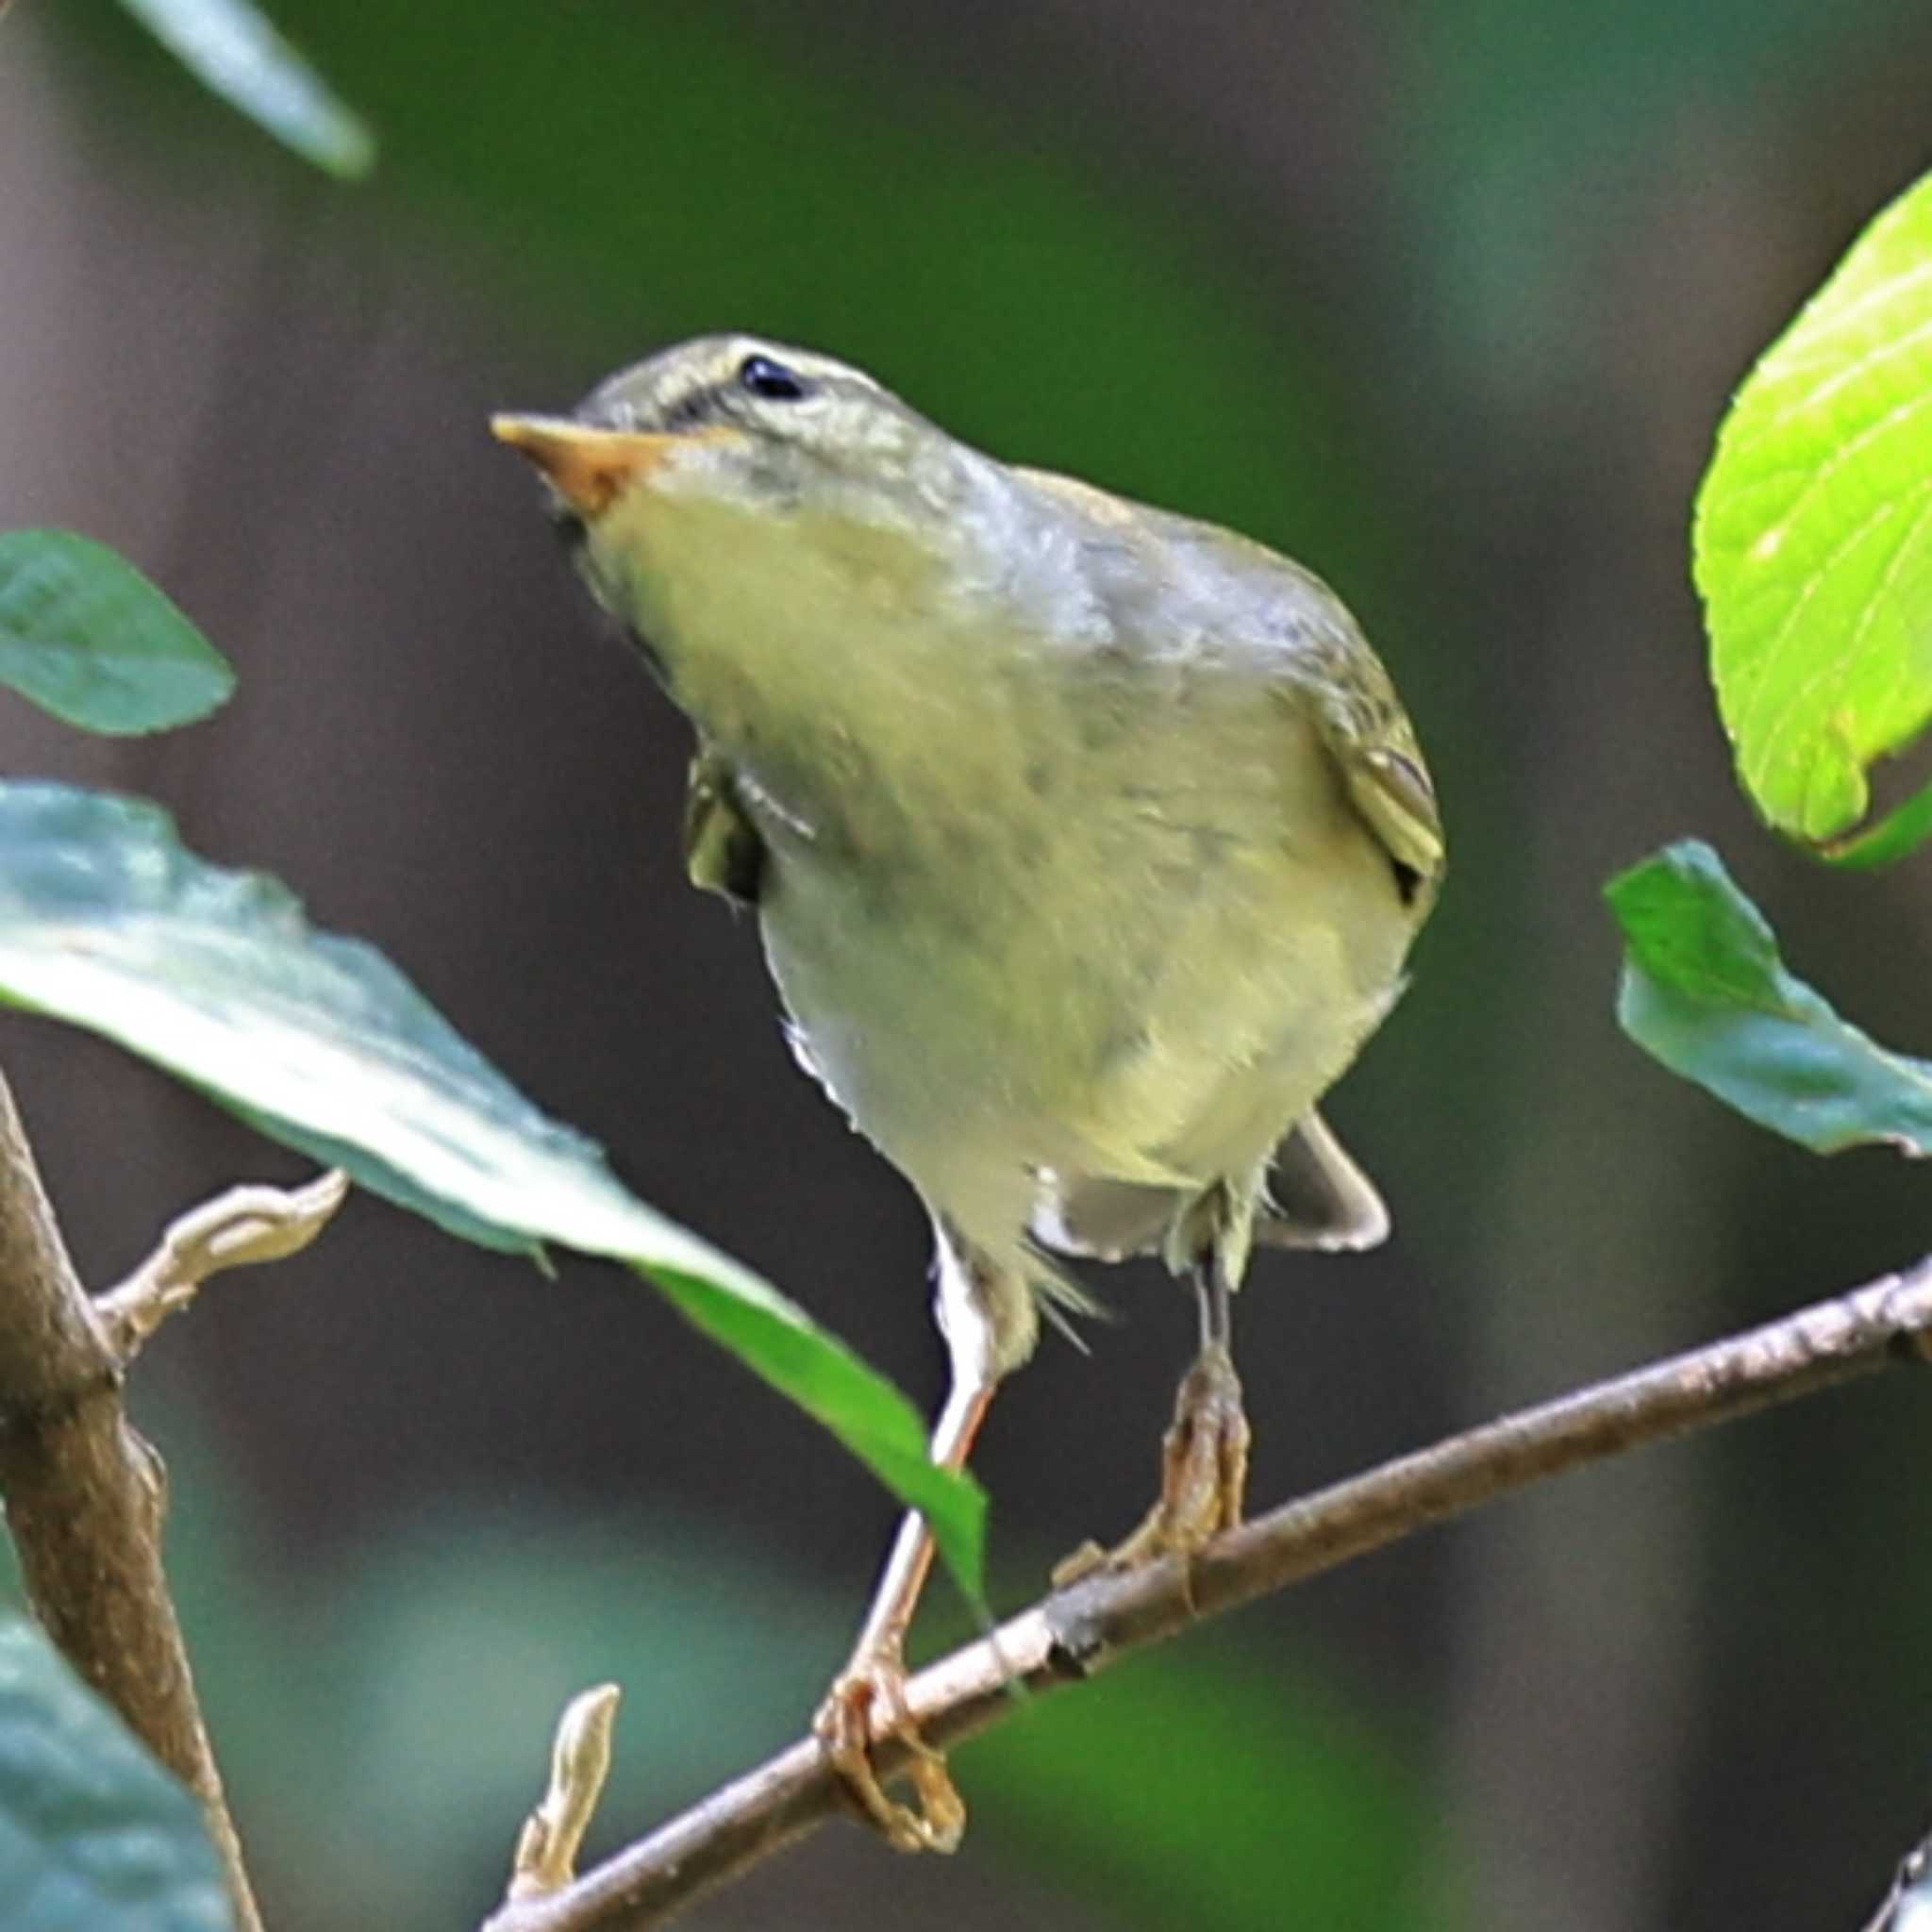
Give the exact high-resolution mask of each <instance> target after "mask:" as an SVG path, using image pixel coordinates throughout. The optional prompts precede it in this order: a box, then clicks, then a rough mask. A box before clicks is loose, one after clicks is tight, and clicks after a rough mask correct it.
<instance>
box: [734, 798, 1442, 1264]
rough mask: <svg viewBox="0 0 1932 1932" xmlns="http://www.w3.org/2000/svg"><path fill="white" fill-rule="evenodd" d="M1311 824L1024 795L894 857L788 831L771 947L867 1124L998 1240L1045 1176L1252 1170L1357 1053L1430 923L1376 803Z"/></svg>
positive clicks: (773, 903) (1136, 1176) (964, 1218)
mask: <svg viewBox="0 0 1932 1932" xmlns="http://www.w3.org/2000/svg"><path fill="white" fill-rule="evenodd" d="M1304 816H1305V820H1306V815H1304ZM1302 832H1303V836H1301V837H1300V838H1299V839H1297V840H1296V841H1294V842H1293V843H1292V844H1291V843H1290V842H1289V841H1282V840H1275V839H1272V838H1271V839H1265V840H1263V841H1260V842H1257V843H1251V842H1248V841H1244V840H1240V839H1236V838H1233V837H1230V836H1228V835H1227V834H1225V833H1224V832H1223V831H1220V830H1217V829H1215V828H1214V827H1213V826H1212V825H1211V824H1208V823H1205V822H1203V821H1200V820H1192V821H1191V820H1189V819H1187V818H1186V817H1184V816H1177V815H1175V814H1174V813H1172V812H1170V811H1167V810H1165V809H1163V810H1159V811H1149V810H1144V809H1142V808H1140V807H1138V806H1137V805H1136V803H1135V801H1134V800H1133V799H1132V798H1121V799H1115V800H1110V801H1109V802H1108V806H1107V808H1106V809H1104V810H1095V811H1091V812H1088V813H1084V814H1080V815H1076V816H1075V817H1074V818H1073V819H1071V820H1070V819H1069V817H1068V816H1067V815H1066V812H1065V810H1064V808H1062V809H1061V810H1060V811H1059V812H1058V813H1056V812H1049V811H1048V810H1046V809H1045V808H1042V807H1040V806H1038V804H1037V803H1036V804H1034V805H1033V806H1032V807H1031V808H1029V807H1028V805H1027V804H1026V803H1025V802H1024V801H1022V800H1018V799H1010V798H1009V799H1007V800H1004V801H1002V804H1001V808H999V809H998V810H996V811H993V810H977V809H974V808H970V807H962V808H961V809H960V810H958V812H956V813H953V814H951V815H950V816H949V815H947V814H945V813H943V812H940V813H928V814H926V815H924V816H923V818H922V821H921V823H920V824H919V825H918V827H917V828H916V830H915V831H913V832H912V833H911V834H910V835H908V836H905V837H903V838H900V839H897V840H888V841H885V849H877V848H874V849H866V848H865V847H864V845H863V841H860V844H859V847H858V849H855V850H849V851H848V850H843V849H841V850H840V851H839V852H837V853H828V852H826V851H824V850H822V849H813V848H812V847H811V846H810V845H809V844H808V843H804V842H797V841H789V840H787V841H780V849H779V850H778V852H777V855H776V859H775V863H774V876H773V878H772V879H771V881H770V890H769V891H768V894H767V896H766V899H765V901H764V904H763V906H762V908H761V912H762V918H763V926H764V934H765V943H766V950H767V955H768V958H769V959H770V961H771V965H772V969H773V972H774V976H775V977H776V979H777V982H778V985H779V988H780V990H781V991H782V992H783V995H784V998H785V1002H786V1005H787V1008H788V1009H789V1011H790V1013H791V1019H792V1022H793V1024H794V1026H795V1028H796V1031H797V1035H798V1037H799V1040H800V1043H801V1045H802V1047H803V1048H804V1051H805V1054H806V1056H807V1057H808V1059H809V1061H810V1063H811V1064H812V1065H813V1067H814V1069H815V1070H816V1071H817V1072H818V1073H819V1074H820V1075H821V1077H822V1078H823V1079H824V1083H825V1085H826V1087H827V1088H828V1089H829V1090H830V1091H831V1092H832V1094H833V1096H834V1097H835V1098H836V1099H837V1100H838V1101H839V1103H840V1104H841V1106H842V1107H843V1108H844V1109H845V1111H846V1112H847V1113H848V1115H849V1116H850V1117H851V1119H852V1121H853V1123H854V1124H855V1125H856V1126H858V1128H859V1129H860V1130H861V1131H862V1132H864V1133H865V1134H866V1135H867V1136H868V1137H869V1138H870V1139H871V1140H872V1141H874V1143H875V1144H876V1145H877V1146H878V1148H879V1149H880V1151H881V1152H882V1153H884V1154H885V1155H886V1156H887V1158H889V1159H891V1161H892V1162H893V1163H894V1164H895V1165H896V1166H897V1167H899V1168H900V1169H901V1171H902V1172H904V1173H905V1174H907V1175H908V1178H910V1179H911V1180H912V1181H913V1182H914V1184H915V1185H916V1186H918V1187H919V1188H920V1190H921V1191H922V1192H923V1193H924V1195H925V1197H926V1199H927V1201H928V1202H929V1203H930V1204H931V1205H932V1206H934V1207H935V1208H939V1209H941V1210H943V1211H945V1212H947V1213H948V1214H949V1215H951V1216H953V1217H954V1218H955V1219H956V1220H958V1221H959V1222H960V1223H961V1224H963V1225H966V1226H969V1227H971V1228H973V1229H974V1232H976V1233H978V1234H981V1235H982V1236H984V1237H986V1238H989V1239H990V1238H991V1237H993V1236H995V1235H997V1234H1000V1233H1005V1232H1009V1231H1016V1230H1017V1229H1018V1227H1019V1226H1020V1225H1021V1224H1023V1223H1024V1220H1025V1218H1026V1216H1027V1214H1028V1213H1029V1212H1030V1210H1031V1207H1032V1204H1033V1201H1034V1198H1035V1195H1036V1192H1037V1188H1038V1178H1039V1176H1040V1174H1041V1173H1042V1172H1052V1173H1055V1174H1061V1175H1071V1174H1080V1175H1092V1176H1105V1177H1107V1178H1110V1179H1120V1180H1130V1181H1141V1182H1146V1183H1150V1184H1168V1185H1172V1184H1174V1183H1175V1182H1190V1183H1192V1184H1194V1185H1200V1184H1202V1183H1204V1182H1206V1181H1208V1180H1211V1179H1213V1178H1215V1177H1217V1176H1218V1175H1219V1174H1224V1173H1233V1172H1238V1171H1241V1170H1242V1169H1244V1168H1248V1167H1252V1166H1253V1164H1254V1163H1256V1162H1257V1161H1258V1160H1260V1159H1263V1158H1266V1155H1267V1152H1268V1150H1269V1149H1270V1148H1271V1147H1272V1146H1273V1144H1274V1141H1276V1140H1277V1139H1278V1138H1279V1137H1280V1136H1281V1134H1282V1133H1283V1132H1284V1131H1285V1130H1286V1128H1287V1127H1288V1126H1289V1125H1290V1124H1291V1122H1292V1121H1293V1120H1294V1119H1295V1118H1296V1117H1298V1115H1299V1114H1301V1113H1302V1112H1304V1111H1306V1109H1307V1108H1308V1107H1309V1106H1311V1105H1312V1104H1313V1102H1314V1101H1315V1099H1316V1098H1317V1097H1318V1096H1319V1094H1320V1092H1321V1091H1322V1090H1323V1089H1324V1088H1325V1087H1326V1086H1327V1085H1328V1084H1329V1082H1330V1081H1331V1080H1332V1079H1334V1078H1335V1077H1336V1076H1337V1075H1338V1074H1340V1072H1341V1069H1342V1068H1343V1067H1344V1066H1345V1065H1346V1064H1347V1062H1348V1060H1349V1058H1351V1057H1352V1056H1353V1054H1354V1052H1355V1050H1356V1048H1357V1046H1358V1045H1359V1043H1360V1041H1361V1040H1362V1038H1363V1037H1364V1035H1365V1034H1366V1033H1367V1032H1368V1031H1369V1030H1370V1029H1371V1028H1372V1027H1373V1025H1374V1023H1375V1021H1376V1020H1377V1019H1378V1018H1379V1017H1380V1014H1381V1012H1382V1010H1383V1009H1384V1008H1386V1005H1387V1003H1388V1000H1389V998H1390V996H1391V991H1392V989H1393V986H1394V982H1395V978H1396V974H1397V972H1398V970H1399V964H1400V958H1401V953H1402V949H1403V943H1404V940H1405V938H1406V924H1405V922H1404V921H1403V919H1402V917H1401V915H1400V911H1399V908H1398V902H1397V900H1396V897H1395V893H1394V891H1393V887H1392V882H1391V876H1390V874H1389V870H1388V866H1387V862H1386V860H1385V859H1384V858H1382V856H1381V855H1380V853H1379V851H1378V850H1377V849H1376V848H1375V847H1374V844H1373V841H1371V840H1370V839H1369V837H1368V835H1367V833H1366V831H1365V830H1364V829H1363V828H1362V827H1360V825H1359V824H1358V823H1357V821H1356V820H1355V819H1354V818H1353V816H1352V815H1350V814H1346V813H1337V814H1335V815H1333V816H1332V817H1328V816H1321V815H1318V817H1317V818H1316V819H1315V820H1314V821H1311V822H1306V823H1305V824H1304V825H1303V827H1302ZM788 846H789V847H790V849H786V847H788Z"/></svg>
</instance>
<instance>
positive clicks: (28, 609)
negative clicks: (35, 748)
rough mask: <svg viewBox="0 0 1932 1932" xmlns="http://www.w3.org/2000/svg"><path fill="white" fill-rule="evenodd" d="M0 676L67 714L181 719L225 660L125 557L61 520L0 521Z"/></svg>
mask: <svg viewBox="0 0 1932 1932" xmlns="http://www.w3.org/2000/svg"><path fill="white" fill-rule="evenodd" d="M0 684H6V685H8V686H10V687H11V688H12V689H13V690H14V691H18V692H19V693H20V694H21V695H22V696H23V697H26V698H31V699H32V700H33V702H34V703H35V704H37V705H39V706H41V707H42V708H43V709H45V710H49V711H51V712H53V714H54V715H55V716H56V717H57V718H59V719H62V720H64V721H65V722H66V723H67V724H78V725H80V726H82V727H83V728H84V729H86V730H89V731H100V732H105V733H109V734H113V735H117V736H118V735H125V734H129V733H135V732H142V731H165V730H168V729H170V728H171V727H173V726H175V725H176V724H192V722H193V721H194V720H195V719H197V718H203V717H206V716H207V715H208V712H210V711H212V710H213V709H214V708H216V707H217V706H218V705H220V704H222V703H223V702H224V701H225V699H226V698H227V696H228V693H229V692H230V691H233V690H234V688H235V674H234V672H233V670H232V669H230V667H229V664H228V660H227V659H226V658H224V657H223V656H222V654H221V653H220V652H219V651H218V650H216V649H215V647H214V646H213V645H212V644H211V643H209V642H208V640H207V639H206V638H205V637H203V636H202V634H201V633H200V632H199V631H198V630H196V629H195V627H194V626H193V625H192V624H191V623H189V621H188V620H187V618H185V617H184V616H182V614H181V613H180V611H178V610H177V609H175V607H174V605H173V604H171V603H170V602H169V601H168V599H167V598H166V597H165V596H163V595H162V593H161V592H160V591H158V590H157V589H156V588H155V587H154V585H153V584H151V583H149V582H148V580H147V579H146V578H145V577H144V576H142V574H141V573H140V572H139V571H138V570H136V569H135V567H134V566H133V565H132V564H131V563H129V562H127V561H126V559H125V558H122V557H119V556H117V555H116V554H115V553H114V552H113V551H111V550H109V549H108V547H107V546H106V545H105V544H103V543H96V542H94V541H92V539H91V538H87V537H78V536H75V534H74V533H73V532H72V531H71V530H8V531H5V532H0Z"/></svg>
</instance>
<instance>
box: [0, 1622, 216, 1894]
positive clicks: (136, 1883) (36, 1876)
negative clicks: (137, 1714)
mask: <svg viewBox="0 0 1932 1932" xmlns="http://www.w3.org/2000/svg"><path fill="white" fill-rule="evenodd" d="M0 1901H4V1909H5V1920H6V1924H7V1928H8V1932H226V1928H227V1927H228V1926H229V1925H230V1924H232V1921H231V1919H230V1916H229V1912H228V1905H227V1895H226V1893H225V1890H223V1886H222V1876H221V1868H220V1866H219V1864H218V1863H217V1861H216V1858H215V1854H214V1850H213V1847H212V1846H211V1845H210V1844H209V1843H208V1835H207V1832H206V1831H205V1829H204V1828H203V1825H202V1821H201V1811H200V1807H198V1806H197V1805H196V1804H195V1802H194V1800H193V1799H192V1798H191V1797H190V1796H189V1795H188V1792H187V1791H186V1790H184V1789H183V1788H182V1786H181V1785H180V1784H179V1782H178V1781H177V1780H176V1779H175V1778H174V1777H173V1776H172V1775H171V1774H169V1773H167V1772H166V1771H164V1770H163V1769H162V1768H161V1767H160V1765H158V1763H156V1762H155V1760H154V1758H153V1757H150V1756H149V1755H148V1753H147V1752H146V1751H145V1750H144V1749H143V1748H142V1746H141V1745H140V1744H139V1743H137V1742H136V1741H135V1740H134V1739H133V1738H132V1737H131V1736H129V1735H128V1733H127V1731H126V1729H125V1726H124V1725H123V1724H122V1723H121V1721H120V1719H119V1718H117V1717H116V1716H115V1715H114V1714H113V1712H112V1711H110V1710H109V1709H108V1707H107V1706H106V1705H104V1704H103V1703H101V1701H100V1700H99V1699H98V1698H97V1697H96V1696H94V1694H93V1693H92V1691H89V1690H88V1689H87V1688H86V1687H85V1686H84V1685H83V1684H82V1683H81V1682H80V1680H79V1679H78V1678H77V1677H75V1674H74V1673H73V1672H72V1671H70V1670H69V1669H68V1668H67V1666H66V1665H65V1664H64V1663H63V1662H62V1661H61V1660H60V1658H59V1657H58V1656H56V1655H55V1653H54V1650H53V1647H52V1646H51V1645H50V1644H49V1643H48V1641H47V1640H46V1639H45V1638H44V1637H42V1635H41V1633H40V1632H39V1631H38V1630H37V1629H35V1628H34V1627H33V1626H32V1625H31V1624H27V1623H25V1622H24V1621H23V1620H22V1619H20V1618H18V1617H13V1616H4V1615H0Z"/></svg>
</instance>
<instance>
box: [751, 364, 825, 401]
mask: <svg viewBox="0 0 1932 1932" xmlns="http://www.w3.org/2000/svg"><path fill="white" fill-rule="evenodd" d="M738 382H739V387H740V388H741V389H746V390H749V391H751V393H752V394H753V395H755V396H762V397H763V398H764V399H765V401H766V402H768V403H796V402H800V401H802V400H803V399H804V398H805V397H806V396H808V395H809V394H810V393H811V385H810V384H809V383H808V382H807V381H806V379H805V377H804V376H802V375H799V373H798V372H797V370H795V369H788V368H786V366H785V365H784V363H782V362H779V361H776V360H774V358H772V357H770V356H747V357H746V358H744V360H743V361H742V362H741V363H740V364H739V365H738Z"/></svg>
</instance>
